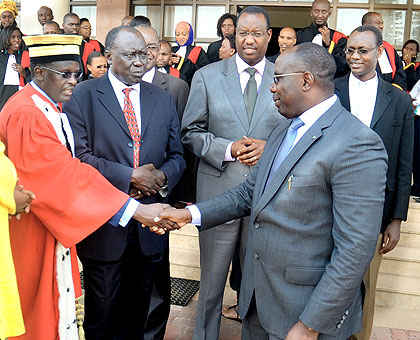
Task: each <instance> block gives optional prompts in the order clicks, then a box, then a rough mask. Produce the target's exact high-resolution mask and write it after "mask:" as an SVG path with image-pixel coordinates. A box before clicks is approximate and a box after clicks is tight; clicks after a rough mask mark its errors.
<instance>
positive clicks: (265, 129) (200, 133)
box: [181, 6, 282, 340]
mask: <svg viewBox="0 0 420 340" xmlns="http://www.w3.org/2000/svg"><path fill="white" fill-rule="evenodd" d="M270 37H271V29H270V22H269V18H268V14H267V12H266V11H265V10H264V9H262V8H260V7H254V6H252V7H247V8H246V9H244V10H243V11H242V12H241V13H240V15H239V17H238V22H237V31H236V46H237V51H238V54H236V55H235V56H232V57H231V58H229V59H226V60H222V61H220V62H216V63H212V64H211V65H208V66H207V67H203V68H201V69H200V70H198V71H197V72H196V73H195V76H194V79H193V81H192V86H191V92H190V96H189V99H188V102H187V106H186V108H185V112H184V116H183V119H182V124H181V130H182V132H181V133H182V142H183V144H184V146H186V147H187V148H188V149H190V150H191V151H192V152H193V153H194V154H195V155H196V156H197V157H198V158H199V166H198V173H197V202H200V201H204V200H207V199H209V198H212V197H214V196H217V195H218V194H221V193H222V192H224V191H225V190H226V189H229V188H233V187H234V186H236V185H238V184H239V183H241V182H242V181H244V180H245V179H246V178H247V177H248V175H249V173H250V170H251V168H252V167H253V166H255V165H256V164H257V162H258V160H259V159H260V157H261V154H262V152H263V150H264V146H265V141H266V140H267V139H268V136H269V134H270V132H271V131H272V130H273V128H274V127H275V126H277V124H278V123H279V122H280V121H281V120H282V117H281V116H280V115H279V114H278V112H277V110H276V107H275V106H274V103H273V101H272V100H271V95H270V92H269V88H270V85H271V82H272V75H273V72H274V65H273V64H272V63H270V62H268V61H267V60H266V59H265V57H264V55H265V52H266V50H267V45H268V42H269V41H270ZM251 74H252V75H251ZM244 136H245V137H244ZM224 222H227V221H224ZM247 225H248V218H246V219H232V220H231V221H229V222H227V223H224V224H221V225H220V226H218V227H216V228H214V229H212V230H208V231H205V232H202V233H200V235H199V242H200V266H201V280H200V295H199V299H198V305H197V314H196V315H197V317H196V323H195V329H194V337H193V338H194V339H195V340H217V339H218V338H219V328H220V318H221V311H222V301H223V292H224V288H225V285H226V278H227V275H228V270H229V264H230V262H231V260H232V256H233V253H234V250H235V246H236V243H237V241H238V238H239V237H241V238H242V239H243V240H245V239H246V233H243V235H240V234H241V229H242V230H244V231H246V230H247V228H246V227H247ZM243 226H244V228H242V227H243ZM242 244H246V241H245V243H242ZM242 252H243V250H242Z"/></svg>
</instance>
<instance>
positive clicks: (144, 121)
mask: <svg viewBox="0 0 420 340" xmlns="http://www.w3.org/2000/svg"><path fill="white" fill-rule="evenodd" d="M155 105H156V96H153V87H152V86H151V85H149V84H148V83H146V82H144V81H141V82H140V112H141V135H142V136H144V132H145V131H146V128H147V125H148V124H149V121H150V118H152V112H153V109H154V107H155Z"/></svg>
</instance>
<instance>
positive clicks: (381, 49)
mask: <svg viewBox="0 0 420 340" xmlns="http://www.w3.org/2000/svg"><path fill="white" fill-rule="evenodd" d="M382 53H384V45H381V46H379V47H378V54H377V55H376V57H377V58H378V59H379V57H380V56H381V55H382Z"/></svg>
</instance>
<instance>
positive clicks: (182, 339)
mask: <svg viewBox="0 0 420 340" xmlns="http://www.w3.org/2000/svg"><path fill="white" fill-rule="evenodd" d="M196 305H197V302H196V301H194V300H192V301H190V303H189V304H188V305H187V306H186V307H180V306H172V307H171V314H170V316H169V321H168V327H167V329H166V335H165V340H191V339H192V334H193V329H194V322H195V309H196ZM240 339H241V323H239V322H238V321H233V320H228V319H225V318H223V317H222V324H221V327H220V337H219V340H240ZM370 339H371V340H417V339H419V340H420V332H418V331H409V330H404V329H395V328H387V327H374V328H373V332H372V336H371V338H370ZM256 340H257V339H256Z"/></svg>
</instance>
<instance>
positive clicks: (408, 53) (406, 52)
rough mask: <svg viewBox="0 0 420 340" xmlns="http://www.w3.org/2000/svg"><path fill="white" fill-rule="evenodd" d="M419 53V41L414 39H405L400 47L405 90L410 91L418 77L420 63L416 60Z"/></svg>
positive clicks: (419, 75) (419, 76)
mask: <svg viewBox="0 0 420 340" xmlns="http://www.w3.org/2000/svg"><path fill="white" fill-rule="evenodd" d="M418 53H419V43H418V42H417V41H416V40H407V41H406V42H405V43H404V45H403V48H402V57H401V61H402V63H403V67H404V71H405V77H406V81H407V91H411V89H412V88H413V86H414V85H415V84H416V83H417V82H418V81H419V79H420V68H419V66H420V63H419V62H418V61H416V60H417V55H418Z"/></svg>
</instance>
